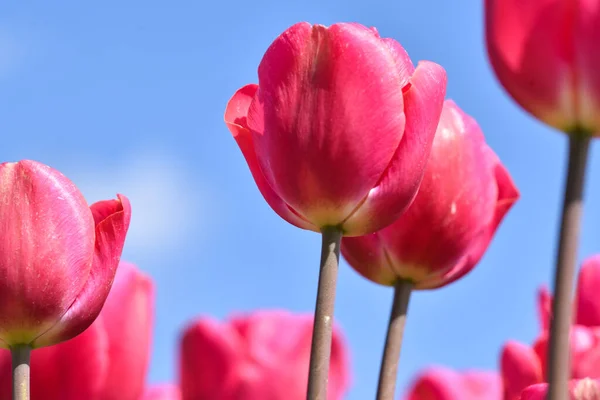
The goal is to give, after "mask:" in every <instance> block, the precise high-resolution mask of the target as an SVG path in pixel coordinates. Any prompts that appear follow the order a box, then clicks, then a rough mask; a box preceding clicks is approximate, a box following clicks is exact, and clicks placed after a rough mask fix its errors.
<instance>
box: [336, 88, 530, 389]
mask: <svg viewBox="0 0 600 400" xmlns="http://www.w3.org/2000/svg"><path fill="white" fill-rule="evenodd" d="M518 198H519V192H518V190H517V188H516V187H515V185H514V184H513V181H512V179H511V177H510V175H509V173H508V171H507V170H506V169H505V168H504V166H503V165H502V163H501V162H500V160H499V159H498V157H497V156H496V154H494V152H493V151H492V149H490V148H489V147H488V146H487V145H486V143H485V140H484V137H483V134H482V132H481V130H480V129H479V126H478V125H477V122H476V121H475V120H474V119H473V118H471V117H469V116H468V115H467V114H465V113H464V112H463V111H462V110H461V109H460V108H459V107H458V106H457V105H456V104H455V103H454V102H453V101H451V100H447V101H446V102H445V103H444V108H443V111H442V115H441V118H440V121H439V125H438V127H437V132H436V135H435V139H434V142H433V147H432V150H431V154H430V157H429V161H428V163H427V168H426V170H425V175H424V178H423V181H422V183H421V188H420V189H419V193H418V194H417V196H416V198H415V200H414V202H413V203H412V205H411V206H410V207H409V208H408V210H407V211H406V212H405V213H404V214H403V215H402V216H401V217H400V218H398V219H397V220H396V222H394V223H393V224H392V225H390V226H388V227H386V228H384V229H382V230H380V231H378V232H375V233H373V234H370V235H366V236H361V237H346V238H343V239H342V255H343V256H344V258H345V259H346V260H347V261H348V263H349V264H350V265H351V266H352V267H353V268H354V269H355V270H356V271H358V273H360V274H361V275H362V276H364V277H365V278H367V279H369V280H371V281H374V282H376V283H379V284H382V285H390V286H394V288H395V295H394V301H393V307H392V315H391V317H390V324H389V329H388V335H387V341H386V347H385V349H384V357H383V360H382V366H381V373H380V383H379V387H380V389H379V390H380V394H381V391H382V390H384V391H386V392H387V393H388V394H387V396H384V395H382V396H384V398H388V397H389V396H391V395H392V393H393V391H394V382H395V377H396V373H395V368H396V365H395V364H397V357H396V356H395V355H394V356H392V355H390V354H389V352H395V353H398V352H399V349H400V347H401V346H400V345H401V341H402V332H403V329H404V328H403V325H404V321H405V318H404V316H405V315H406V312H407V309H408V301H409V297H410V293H411V291H412V290H413V289H432V288H437V287H440V286H444V285H447V284H449V283H451V282H453V281H455V280H457V279H459V278H461V277H462V276H464V275H465V274H467V273H468V272H469V271H471V270H472V269H473V268H474V267H475V265H476V264H477V263H478V262H479V260H480V258H481V257H482V256H483V254H484V252H485V250H486V249H487V247H488V245H489V243H490V241H491V240H492V238H493V236H494V233H495V232H496V229H497V227H498V225H499V224H500V222H501V221H502V219H503V218H504V216H505V215H506V213H507V212H508V210H510V208H511V207H512V205H513V204H514V203H515V202H516V201H517V199H518ZM390 368H391V370H389V371H388V369H390Z"/></svg>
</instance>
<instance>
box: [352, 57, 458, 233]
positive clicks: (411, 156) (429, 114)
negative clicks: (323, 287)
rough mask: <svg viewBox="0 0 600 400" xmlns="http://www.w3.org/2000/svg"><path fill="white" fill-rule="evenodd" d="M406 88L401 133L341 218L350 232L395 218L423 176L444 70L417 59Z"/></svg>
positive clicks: (443, 87) (437, 116)
mask: <svg viewBox="0 0 600 400" xmlns="http://www.w3.org/2000/svg"><path fill="white" fill-rule="evenodd" d="M405 90H406V91H405V93H404V107H405V109H404V112H405V114H406V129H405V132H404V137H403V138H402V141H401V142H400V146H398V148H397V149H396V152H395V154H394V157H393V158H392V160H391V162H390V164H389V165H388V167H387V169H386V171H385V173H384V174H383V175H382V177H381V179H380V180H379V183H378V184H377V185H376V186H374V187H373V186H372V187H373V189H371V191H370V192H369V195H368V197H367V198H366V201H365V202H364V203H363V204H362V205H361V206H360V207H359V208H358V209H357V210H356V212H354V213H353V214H352V216H350V218H349V219H348V220H347V221H345V222H344V225H343V228H344V230H345V231H347V232H350V233H351V235H352V236H357V235H361V234H363V235H364V234H366V233H370V232H374V231H376V230H379V229H381V228H384V227H385V226H386V225H389V224H390V223H392V222H394V221H395V220H396V219H397V218H398V217H399V216H400V215H401V214H402V212H404V211H405V210H406V208H407V207H408V206H409V205H410V203H411V202H412V201H413V199H414V197H415V196H416V194H417V191H418V189H419V184H420V183H421V180H422V179H423V174H424V172H425V167H426V165H427V159H428V158H429V154H430V151H431V145H432V142H433V139H434V136H435V132H436V129H437V126H438V122H439V120H440V115H441V112H442V108H443V104H444V96H445V95H446V71H445V70H444V69H443V68H442V67H441V66H439V65H437V64H435V63H432V62H427V61H423V62H420V63H419V65H418V66H417V69H416V70H415V73H414V75H413V76H412V78H411V79H410V83H409V84H408V86H407V87H405ZM347 235H348V234H347Z"/></svg>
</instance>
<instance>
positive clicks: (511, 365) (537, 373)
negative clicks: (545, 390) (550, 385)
mask: <svg viewBox="0 0 600 400" xmlns="http://www.w3.org/2000/svg"><path fill="white" fill-rule="evenodd" d="M500 368H501V372H502V379H503V382H504V390H505V393H504V395H505V397H504V400H519V396H520V394H521V392H522V391H523V390H524V389H525V388H527V387H529V386H531V385H533V384H536V383H540V382H543V376H542V366H541V364H540V360H539V358H538V356H537V354H536V353H535V352H534V351H533V349H532V348H531V347H529V346H527V345H524V344H522V343H519V342H514V341H509V342H507V343H506V344H505V345H504V348H503V349H502V356H501V359H500Z"/></svg>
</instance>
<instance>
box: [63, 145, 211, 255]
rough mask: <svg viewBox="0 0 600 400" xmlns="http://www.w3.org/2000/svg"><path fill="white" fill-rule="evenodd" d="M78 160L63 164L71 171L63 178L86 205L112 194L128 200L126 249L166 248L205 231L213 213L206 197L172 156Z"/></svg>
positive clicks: (150, 154)
mask: <svg viewBox="0 0 600 400" xmlns="http://www.w3.org/2000/svg"><path fill="white" fill-rule="evenodd" d="M79 161H80V162H79V163H78V165H77V168H68V169H69V170H71V171H73V172H75V173H74V174H72V173H70V174H69V177H70V178H71V179H72V180H73V181H74V182H75V183H76V184H77V185H78V187H79V188H80V190H81V191H82V192H83V194H84V195H85V197H86V199H87V200H88V201H89V202H90V204H91V203H92V202H95V201H98V200H103V199H109V198H114V196H115V194H116V193H121V194H124V195H126V196H127V197H128V198H129V200H130V201H131V205H132V210H133V211H132V218H131V226H130V230H129V233H128V235H127V243H126V248H127V249H131V250H133V251H135V252H136V253H137V252H140V251H141V252H144V253H146V254H155V253H156V252H164V251H169V250H173V249H176V248H178V247H179V246H180V245H181V244H182V242H183V241H185V240H188V239H189V237H190V235H194V242H195V243H198V239H200V238H199V237H198V235H200V234H201V232H204V231H207V230H208V226H207V225H209V224H210V222H209V219H213V217H214V213H215V208H214V207H212V206H210V207H209V205H208V204H209V202H210V196H209V194H208V192H207V191H206V190H205V189H204V188H202V187H201V185H202V183H201V182H198V180H197V179H198V177H197V176H195V174H193V173H191V172H190V171H188V170H186V169H184V168H183V167H181V166H180V165H179V163H177V162H176V158H175V157H172V156H169V155H167V154H164V153H162V152H160V151H145V152H143V153H136V154H135V155H132V157H130V158H129V159H128V160H127V161H126V162H122V163H118V164H112V165H109V166H108V167H99V166H97V165H94V166H92V165H89V164H88V165H86V164H85V163H82V162H81V160H79ZM65 172H67V171H65ZM209 208H210V212H209V211H208V210H209Z"/></svg>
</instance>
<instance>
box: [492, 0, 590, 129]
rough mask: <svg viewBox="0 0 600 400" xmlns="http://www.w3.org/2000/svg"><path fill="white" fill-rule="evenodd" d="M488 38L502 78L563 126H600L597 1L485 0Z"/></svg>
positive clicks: (541, 115) (519, 98)
mask: <svg viewBox="0 0 600 400" xmlns="http://www.w3.org/2000/svg"><path fill="white" fill-rule="evenodd" d="M485 8H486V13H485V14H486V38H487V48H488V53H489V57H490V61H491V64H492V66H493V68H494V70H495V71H496V75H497V76H498V79H499V80H500V83H501V84H502V85H503V86H504V88H505V89H506V90H507V91H508V93H509V94H510V95H511V96H512V97H513V98H514V99H515V100H516V102H517V103H519V104H520V105H521V106H522V107H523V108H524V109H525V110H527V111H528V112H529V113H531V114H532V115H534V116H535V117H536V118H538V119H540V120H542V121H544V122H546V123H547V124H549V125H551V126H554V127H556V128H558V129H560V130H564V131H567V132H569V131H572V130H579V131H583V132H585V133H588V134H594V133H597V132H599V131H600V55H598V51H597V46H598V40H600V7H598V4H597V2H596V1H583V0H574V1H562V0H528V1H522V0H486V2H485Z"/></svg>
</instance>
